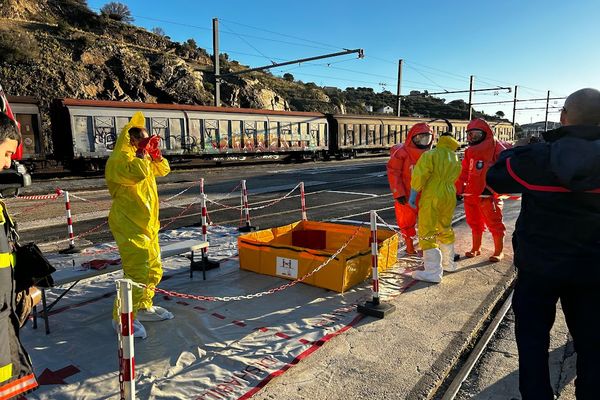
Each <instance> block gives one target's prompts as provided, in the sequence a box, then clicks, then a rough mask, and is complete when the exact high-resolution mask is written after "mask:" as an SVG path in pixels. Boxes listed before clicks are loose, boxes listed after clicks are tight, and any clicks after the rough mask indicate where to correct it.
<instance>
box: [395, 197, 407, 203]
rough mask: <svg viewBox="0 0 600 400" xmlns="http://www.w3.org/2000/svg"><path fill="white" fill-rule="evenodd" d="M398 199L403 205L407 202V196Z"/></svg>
mask: <svg viewBox="0 0 600 400" xmlns="http://www.w3.org/2000/svg"><path fill="white" fill-rule="evenodd" d="M396 201H397V202H398V203H400V204H402V205H404V204H406V196H400V197H396Z"/></svg>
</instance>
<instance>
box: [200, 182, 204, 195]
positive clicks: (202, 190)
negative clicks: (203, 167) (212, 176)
mask: <svg viewBox="0 0 600 400" xmlns="http://www.w3.org/2000/svg"><path fill="white" fill-rule="evenodd" d="M200 194H201V195H204V178H200Z"/></svg>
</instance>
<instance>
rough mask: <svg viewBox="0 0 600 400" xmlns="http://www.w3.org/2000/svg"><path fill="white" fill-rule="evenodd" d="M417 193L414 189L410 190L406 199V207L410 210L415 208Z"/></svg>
mask: <svg viewBox="0 0 600 400" xmlns="http://www.w3.org/2000/svg"><path fill="white" fill-rule="evenodd" d="M418 194H419V192H417V191H416V190H415V189H410V196H409V197H408V205H409V206H411V207H412V208H417V195H418Z"/></svg>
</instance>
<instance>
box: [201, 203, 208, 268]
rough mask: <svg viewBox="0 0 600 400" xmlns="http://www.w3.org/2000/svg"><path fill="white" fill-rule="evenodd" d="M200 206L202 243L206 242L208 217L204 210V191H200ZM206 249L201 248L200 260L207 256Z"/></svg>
mask: <svg viewBox="0 0 600 400" xmlns="http://www.w3.org/2000/svg"><path fill="white" fill-rule="evenodd" d="M200 205H201V206H202V241H203V242H208V227H207V222H206V220H207V216H208V211H207V210H206V195H205V194H204V191H202V194H201V195H200ZM207 253H208V248H206V247H203V248H202V259H203V260H204V259H206V257H207V256H208V254H207Z"/></svg>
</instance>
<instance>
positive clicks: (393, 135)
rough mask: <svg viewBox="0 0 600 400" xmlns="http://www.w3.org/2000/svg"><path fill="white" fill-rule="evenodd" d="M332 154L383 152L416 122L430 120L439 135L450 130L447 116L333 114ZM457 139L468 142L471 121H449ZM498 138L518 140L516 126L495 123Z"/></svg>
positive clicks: (434, 130) (330, 118) (399, 139)
mask: <svg viewBox="0 0 600 400" xmlns="http://www.w3.org/2000/svg"><path fill="white" fill-rule="evenodd" d="M328 121H329V154H330V155H332V156H335V157H336V158H345V157H353V156H355V155H357V154H359V153H379V152H382V151H385V150H388V149H390V148H391V147H392V146H393V145H395V144H396V143H400V142H404V140H406V135H407V133H408V131H409V129H410V128H411V127H412V126H413V125H414V124H416V123H419V122H427V123H429V125H431V128H432V130H433V132H434V133H435V134H436V136H437V137H439V135H440V134H441V133H443V132H446V131H448V130H449V127H448V124H447V122H446V120H444V119H435V120H431V119H423V118H415V117H391V116H374V115H329V116H328ZM448 121H449V122H450V123H451V124H452V127H453V132H454V135H455V137H456V139H457V140H458V141H459V142H460V143H461V145H463V146H464V145H466V144H467V143H466V140H467V138H466V129H467V124H468V123H469V121H465V120H448ZM491 125H492V127H493V129H494V130H495V132H496V137H497V138H498V139H501V140H506V141H512V140H514V129H513V126H512V125H511V124H509V123H506V122H501V123H496V124H494V123H492V124H491Z"/></svg>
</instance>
